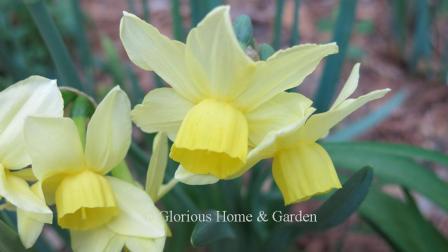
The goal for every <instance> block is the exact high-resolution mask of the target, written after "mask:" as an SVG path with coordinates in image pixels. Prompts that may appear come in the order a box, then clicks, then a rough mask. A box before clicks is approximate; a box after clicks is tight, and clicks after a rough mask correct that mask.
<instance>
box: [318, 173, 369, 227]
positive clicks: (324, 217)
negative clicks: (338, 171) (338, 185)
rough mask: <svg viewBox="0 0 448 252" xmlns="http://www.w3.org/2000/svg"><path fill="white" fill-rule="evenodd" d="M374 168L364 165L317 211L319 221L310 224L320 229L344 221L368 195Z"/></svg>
mask: <svg viewBox="0 0 448 252" xmlns="http://www.w3.org/2000/svg"><path fill="white" fill-rule="evenodd" d="M372 170H373V169H372V168H371V167H364V168H362V169H361V170H359V171H358V172H356V173H355V175H353V176H352V177H351V178H350V179H349V180H348V181H347V182H345V183H344V186H343V187H342V189H340V190H339V191H337V192H336V193H334V194H333V195H332V196H331V197H330V198H329V199H328V200H327V201H325V202H324V204H322V206H321V207H320V208H319V209H318V210H317V211H316V215H317V216H318V222H314V223H312V222H309V225H311V226H314V227H316V228H318V229H326V228H330V227H333V226H336V225H339V224H341V223H342V222H344V221H345V220H346V219H347V218H348V217H350V215H352V213H353V212H355V211H356V209H358V207H359V205H360V204H361V202H362V201H363V200H364V198H365V197H366V195H367V193H368V191H369V187H370V184H371V183H372V177H373V171H372Z"/></svg>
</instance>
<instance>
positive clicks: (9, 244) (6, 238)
mask: <svg viewBox="0 0 448 252" xmlns="http://www.w3.org/2000/svg"><path fill="white" fill-rule="evenodd" d="M0 251H4V252H22V251H23V252H25V251H27V250H26V249H25V247H23V245H22V243H21V242H20V239H19V235H18V234H17V233H16V232H14V230H12V229H11V228H10V227H9V226H8V225H7V224H6V223H4V222H3V221H2V220H0ZM28 251H29V250H28Z"/></svg>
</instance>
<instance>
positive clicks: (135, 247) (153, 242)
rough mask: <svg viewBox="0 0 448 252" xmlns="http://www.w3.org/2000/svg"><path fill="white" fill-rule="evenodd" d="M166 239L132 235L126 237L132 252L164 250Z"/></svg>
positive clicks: (127, 245)
mask: <svg viewBox="0 0 448 252" xmlns="http://www.w3.org/2000/svg"><path fill="white" fill-rule="evenodd" d="M165 240H166V238H165V237H162V238H156V239H142V238H134V237H130V238H128V239H126V247H127V248H128V249H129V250H130V251H132V252H162V251H163V248H164V247H165Z"/></svg>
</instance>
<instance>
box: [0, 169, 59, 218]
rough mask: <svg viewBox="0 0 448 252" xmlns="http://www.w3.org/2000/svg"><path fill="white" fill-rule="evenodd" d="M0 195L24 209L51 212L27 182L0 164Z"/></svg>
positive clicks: (44, 212) (43, 212)
mask: <svg viewBox="0 0 448 252" xmlns="http://www.w3.org/2000/svg"><path fill="white" fill-rule="evenodd" d="M0 195H1V196H2V197H4V198H5V199H6V200H7V201H8V202H10V203H11V204H13V205H14V206H16V207H17V208H21V209H22V210H25V211H29V212H35V213H42V214H51V210H50V209H49V208H48V207H47V205H46V204H45V202H43V201H42V199H40V198H39V197H38V196H37V195H36V194H35V193H33V191H31V189H30V187H29V185H28V183H27V182H26V181H25V180H24V179H21V178H19V177H16V176H14V175H12V174H10V173H9V172H8V171H7V170H6V169H5V168H3V166H2V165H0Z"/></svg>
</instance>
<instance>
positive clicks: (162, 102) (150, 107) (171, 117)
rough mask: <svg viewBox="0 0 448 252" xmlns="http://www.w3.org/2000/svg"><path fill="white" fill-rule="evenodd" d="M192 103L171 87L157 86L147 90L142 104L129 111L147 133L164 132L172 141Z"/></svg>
mask: <svg viewBox="0 0 448 252" xmlns="http://www.w3.org/2000/svg"><path fill="white" fill-rule="evenodd" d="M192 107H193V104H192V103H191V102H189V101H188V100H186V99H184V98H183V97H181V96H179V95H178V94H177V93H176V92H175V91H174V89H172V88H157V89H154V90H152V91H151V92H149V93H148V94H147V95H146V96H145V99H144V100H143V102H142V104H139V105H137V106H135V108H134V109H133V110H132V112H131V116H132V120H133V121H134V123H135V124H137V126H138V127H139V128H140V129H141V130H143V131H144V132H147V133H155V132H159V131H160V132H165V133H167V135H168V137H169V138H170V139H171V140H173V141H174V139H175V137H176V134H177V131H178V130H179V127H180V124H181V123H182V120H183V119H184V117H185V115H186V114H187V112H188V110H190V109H191V108H192Z"/></svg>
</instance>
